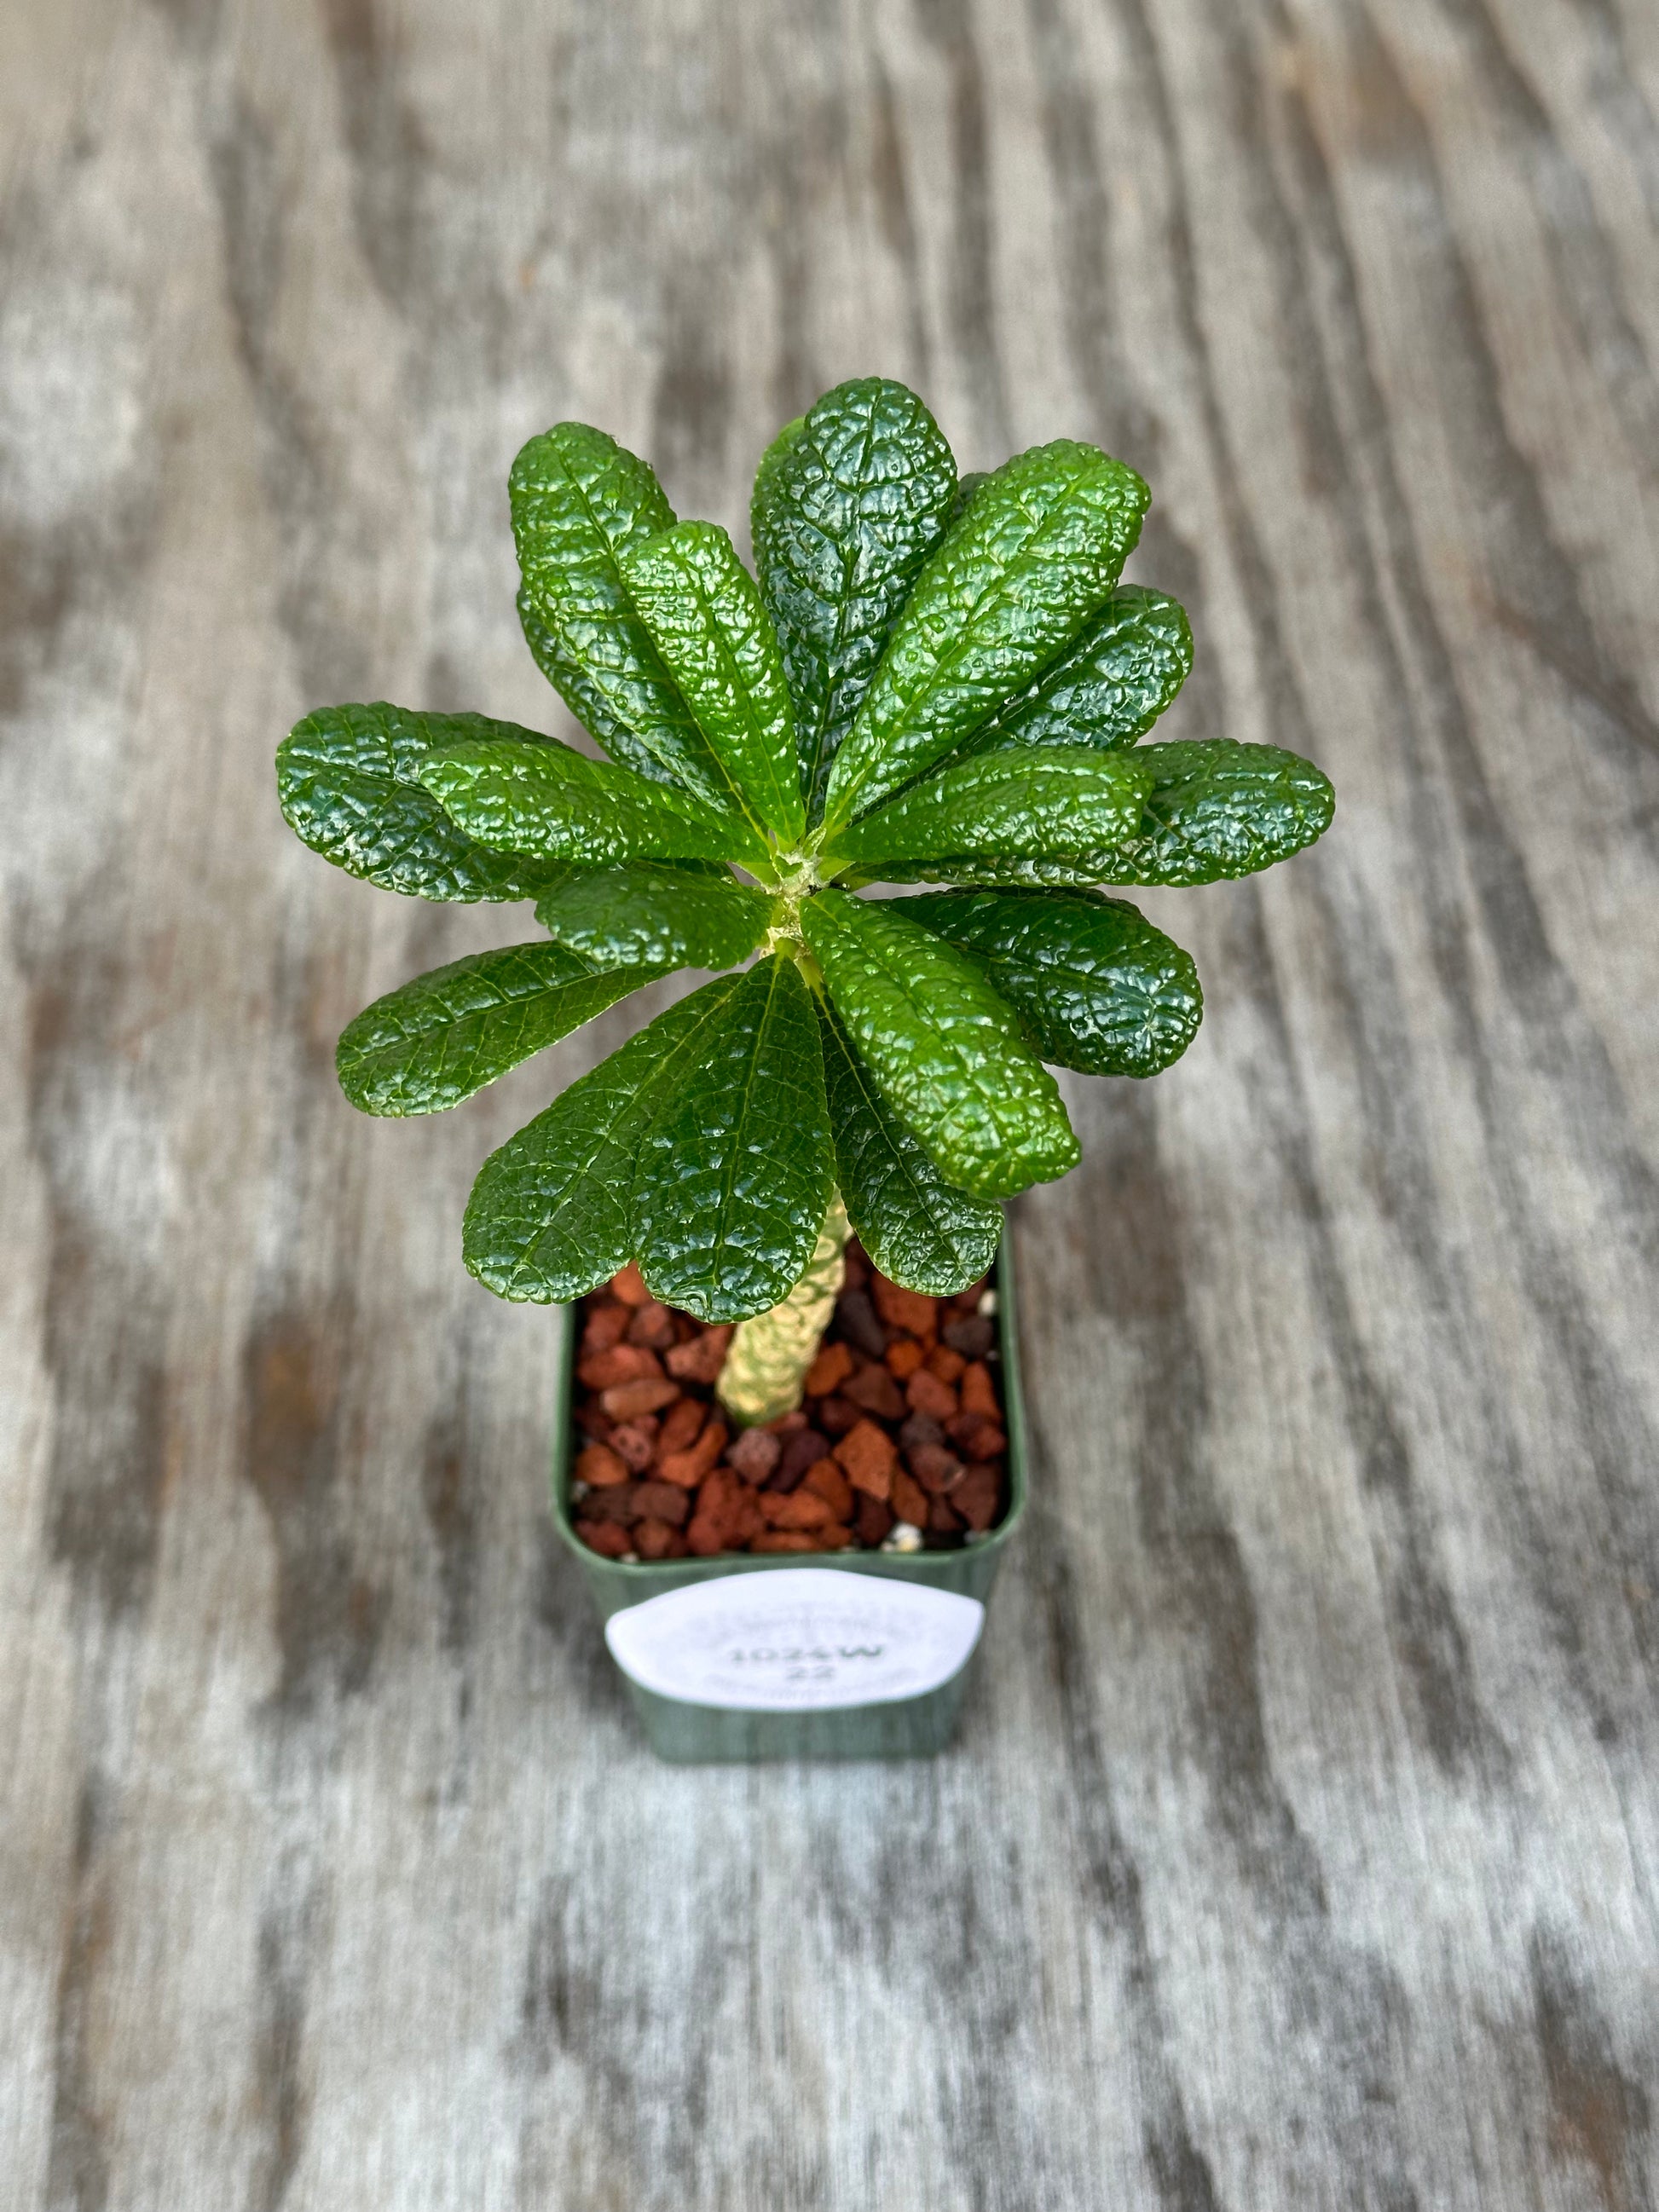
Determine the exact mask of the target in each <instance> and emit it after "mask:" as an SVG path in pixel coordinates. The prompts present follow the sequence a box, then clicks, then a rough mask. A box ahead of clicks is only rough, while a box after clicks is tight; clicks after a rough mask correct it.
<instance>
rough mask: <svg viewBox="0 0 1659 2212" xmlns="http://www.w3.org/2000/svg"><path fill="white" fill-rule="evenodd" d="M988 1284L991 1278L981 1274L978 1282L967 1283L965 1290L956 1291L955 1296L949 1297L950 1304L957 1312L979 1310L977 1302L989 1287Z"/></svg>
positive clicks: (965, 1312)
mask: <svg viewBox="0 0 1659 2212" xmlns="http://www.w3.org/2000/svg"><path fill="white" fill-rule="evenodd" d="M990 1285H991V1278H990V1277H989V1276H988V1275H981V1277H980V1279H979V1280H978V1282H976V1283H969V1285H968V1287H967V1289H966V1290H965V1291H957V1294H956V1296H955V1297H953V1298H952V1299H951V1304H952V1305H953V1306H954V1307H955V1309H956V1310H957V1312H958V1313H964V1314H972V1313H977V1312H978V1311H979V1302H980V1300H981V1298H982V1297H984V1296H985V1293H986V1291H987V1290H988V1289H989V1288H990Z"/></svg>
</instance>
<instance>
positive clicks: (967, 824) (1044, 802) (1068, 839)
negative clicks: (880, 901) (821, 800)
mask: <svg viewBox="0 0 1659 2212" xmlns="http://www.w3.org/2000/svg"><path fill="white" fill-rule="evenodd" d="M1143 758H1144V756H1143V755H1141V754H1139V753H1133V754H1129V755H1127V756H1119V755H1108V756H1106V757H1104V758H1102V757H1100V756H1099V755H1097V754H1095V753H1091V752H1090V751H1087V750H1085V749H1084V748H1082V747H1081V746H1077V745H1050V746H1047V747H1042V748H1032V749H1030V750H1028V749H1027V748H1025V747H1024V746H1021V747H1019V748H1018V749H1017V750H1014V751H1012V752H1006V753H987V754H984V755H982V756H981V757H977V758H975V759H973V760H967V761H962V762H959V763H957V765H956V766H955V767H953V768H947V769H943V770H942V771H941V772H940V773H939V775H933V776H929V777H928V778H927V780H926V781H924V782H921V783H917V784H913V785H912V786H911V787H910V789H909V790H908V791H906V792H902V793H900V794H899V796H898V797H897V798H896V799H889V800H888V802H887V804H886V805H885V806H883V807H879V808H878V810H877V811H876V812H875V813H873V814H866V816H865V817H864V818H863V820H862V821H860V822H854V823H851V824H850V825H849V826H848V828H847V829H842V830H839V831H837V832H836V836H833V837H832V838H831V839H830V840H829V844H828V845H827V846H826V847H825V848H824V859H825V860H826V862H827V863H828V864H829V866H841V865H842V864H843V863H854V862H855V863H856V864H857V866H858V867H859V870H860V872H861V873H865V874H869V875H878V874H881V873H884V872H885V871H886V870H887V868H888V867H889V866H890V864H896V863H901V862H908V861H914V860H932V859H933V858H935V857H936V856H940V855H951V854H964V853H987V854H995V855H997V856H998V857H999V858H1001V857H1011V858H1037V857H1040V856H1042V855H1043V854H1054V853H1070V852H1074V851H1075V850H1076V849H1077V848H1078V847H1079V844H1107V843H1115V842H1119V841H1121V840H1127V839H1128V838H1131V837H1133V836H1134V835H1135V833H1136V831H1137V829H1139V825H1140V823H1141V819H1142V808H1143V806H1144V805H1145V802H1146V794H1147V793H1148V791H1149V790H1150V789H1151V787H1152V772H1151V770H1150V769H1146V768H1143V767H1142V766H1141V761H1142V759H1143Z"/></svg>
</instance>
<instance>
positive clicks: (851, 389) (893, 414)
mask: <svg viewBox="0 0 1659 2212" xmlns="http://www.w3.org/2000/svg"><path fill="white" fill-rule="evenodd" d="M956 490H957V470H956V463H955V461H954V460H953V459H951V448H950V447H949V446H948V445H946V443H945V439H944V437H943V435H941V433H940V431H939V426H938V424H937V423H936V422H934V420H933V416H931V415H930V414H929V413H928V411H927V408H926V407H925V406H923V404H922V403H921V400H920V399H918V398H917V397H916V395H915V392H910V391H907V390H906V388H905V386H903V385H902V384H895V383H893V382H891V381H890V380H889V379H888V378H886V377H880V376H862V377H859V378H857V379H855V380H854V381H853V382H851V383H848V384H838V385H837V386H836V388H835V390H834V391H833V392H825V394H824V396H823V398H822V399H820V400H819V401H818V403H817V405H816V406H815V407H814V408H813V409H812V410H811V413H810V414H808V415H805V416H802V417H801V418H800V420H799V421H798V422H791V423H790V424H789V425H788V426H787V428H785V429H783V430H782V431H781V432H780V433H779V435H778V436H777V437H776V438H775V439H774V441H772V444H771V446H770V447H769V448H768V450H767V453H766V455H765V458H764V459H763V461H762V462H761V465H760V470H759V472H758V474H757V477H756V478H755V496H754V501H753V503H752V506H751V507H750V527H751V530H752V532H753V537H754V542H755V564H756V567H757V570H758V572H759V575H760V585H761V592H762V594H763V597H764V599H765V600H766V604H767V605H768V606H769V608H770V610H771V613H772V619H773V621H774V623H775V624H776V625H777V633H778V642H779V644H780V645H781V647H782V651H783V658H784V663H785V665H786V666H787V669H788V671H789V683H790V688H791V690H793V693H794V697H795V709H796V729H797V735H798V738H799V746H800V778H801V786H802V788H803V790H804V791H805V795H806V801H807V805H808V806H809V808H810V809H811V811H812V812H813V813H814V814H816V813H817V811H818V810H819V808H820V806H821V805H822V803H823V787H824V783H825V781H826V780H827V778H828V776H829V767H830V763H831V762H832V761H833V760H834V759H835V757H836V752H837V750H839V748H840V746H841V743H842V738H844V737H845V736H846V734H847V732H848V729H849V728H850V727H851V726H852V721H853V717H854V714H856V712H857V711H858V707H859V702H860V700H861V699H862V698H863V696H864V695H865V693H866V690H868V689H869V685H870V679H871V678H872V675H873V674H874V673H875V670H876V665H877V663H878V660H879V659H880V658H881V653H882V648H883V647H884V645H885V643H886V641H887V637H888V633H889V632H890V630H891V629H892V626H893V624H894V623H895V622H896V620H897V618H898V615H899V611H900V610H901V608H902V606H903V605H904V602H905V600H906V599H908V597H909V595H910V592H911V590H912V588H913V586H915V580H916V578H917V576H918V575H919V574H921V568H922V565H923V563H924V562H926V560H927V556H928V555H929V554H930V553H932V552H933V549H934V548H935V546H936V545H937V544H939V539H940V538H941V537H942V536H943V535H944V532H945V525H946V522H947V520H949V517H950V513H951V505H952V501H954V499H955V496H956Z"/></svg>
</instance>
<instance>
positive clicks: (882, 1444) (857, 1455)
mask: <svg viewBox="0 0 1659 2212" xmlns="http://www.w3.org/2000/svg"><path fill="white" fill-rule="evenodd" d="M835 1455H836V1459H837V1460H839V1461H840V1462H841V1465H842V1468H843V1469H844V1471H845V1473H846V1475H847V1480H848V1482H850V1483H851V1484H852V1486H853V1487H854V1490H862V1491H865V1492H867V1493H868V1495H869V1496H870V1497H872V1498H885V1497H886V1496H887V1492H888V1485H889V1484H890V1482H891V1480H892V1477H893V1468H894V1463H895V1462H896V1460H897V1458H898V1452H897V1450H896V1447H895V1445H894V1443H893V1439H892V1438H891V1437H890V1436H889V1435H888V1433H887V1431H886V1430H885V1429H878V1427H877V1426H876V1425H875V1423H874V1422H873V1421H860V1423H859V1425H858V1426H857V1428H855V1429H849V1430H848V1432H847V1434H846V1435H845V1436H844V1437H842V1440H841V1442H840V1443H838V1444H837V1445H836V1452H835Z"/></svg>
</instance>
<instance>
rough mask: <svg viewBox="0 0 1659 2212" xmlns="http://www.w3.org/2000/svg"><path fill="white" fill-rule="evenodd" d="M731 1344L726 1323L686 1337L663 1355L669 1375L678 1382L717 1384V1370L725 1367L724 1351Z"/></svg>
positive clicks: (729, 1328)
mask: <svg viewBox="0 0 1659 2212" xmlns="http://www.w3.org/2000/svg"><path fill="white" fill-rule="evenodd" d="M731 1341H732V1330H731V1327H730V1325H729V1324H728V1323H726V1322H722V1323H721V1324H720V1326H719V1327H718V1328H705V1329H703V1330H702V1331H701V1332H700V1333H699V1334H697V1335H696V1336H693V1337H688V1338H687V1340H686V1341H685V1342H684V1344H677V1345H676V1346H674V1348H673V1350H672V1351H671V1352H669V1353H667V1354H666V1357H665V1364H666V1366H667V1369H668V1371H669V1373H670V1374H671V1376H673V1377H674V1379H675V1381H676V1382H678V1383H718V1382H719V1380H720V1370H721V1368H722V1367H724V1366H725V1364H726V1346H728V1345H729V1344H730V1343H731Z"/></svg>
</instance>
